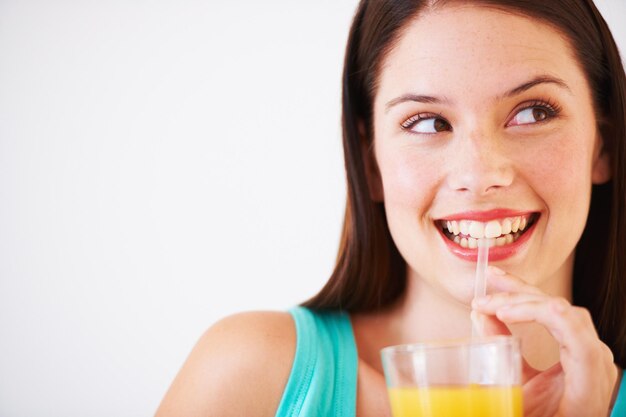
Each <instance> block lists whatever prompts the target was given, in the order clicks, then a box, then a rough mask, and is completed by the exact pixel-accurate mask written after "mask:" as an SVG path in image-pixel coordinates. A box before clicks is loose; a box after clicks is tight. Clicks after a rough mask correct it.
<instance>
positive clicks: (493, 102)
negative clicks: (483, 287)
mask: <svg viewBox="0 0 626 417" xmlns="http://www.w3.org/2000/svg"><path fill="white" fill-rule="evenodd" d="M374 155H375V160H376V164H377V166H378V171H379V175H380V180H379V181H377V180H376V179H375V177H374V179H372V183H373V186H372V190H373V191H372V192H373V197H374V198H375V199H384V203H385V208H386V213H387V220H388V224H389V228H390V231H391V234H392V236H393V239H394V241H395V243H396V245H397V247H398V249H399V250H400V252H401V254H402V255H403V257H404V259H405V260H406V262H407V264H408V269H409V279H417V280H420V282H422V283H427V284H429V285H430V286H431V287H433V288H435V289H436V290H437V291H439V292H440V293H442V294H445V295H447V296H452V297H453V299H456V300H458V301H461V302H463V303H468V302H469V301H470V300H471V298H472V294H473V280H474V271H475V266H476V263H475V262H476V256H477V249H476V244H477V238H479V237H481V236H487V237H490V238H492V239H493V243H494V244H495V246H494V247H492V248H491V249H490V263H491V264H495V265H498V266H500V267H501V268H502V269H505V270H507V271H508V272H511V273H514V274H517V275H519V276H520V277H522V278H524V279H525V280H527V281H528V282H530V283H533V284H535V285H542V286H550V285H551V284H554V283H553V282H551V281H554V280H569V279H571V272H572V269H571V268H572V265H573V251H574V248H575V245H576V243H577V242H578V240H579V238H580V236H581V234H582V231H583V228H584V225H585V221H586V218H587V214H588V209H589V202H590V195H591V185H592V183H593V182H603V181H606V180H607V179H608V178H606V176H607V175H608V174H607V172H608V169H607V161H606V160H607V158H606V157H605V156H603V155H602V154H601V138H600V137H599V135H598V132H597V130H596V120H595V115H594V104H593V102H592V97H591V91H590V88H589V85H588V83H587V81H586V79H585V76H584V74H583V72H582V70H581V68H580V67H579V65H578V63H577V61H576V58H575V56H574V53H573V51H572V50H571V48H570V47H569V45H568V43H567V41H566V39H565V38H564V37H563V36H561V35H560V34H559V32H557V31H556V30H554V29H552V28H551V27H550V26H548V25H546V24H544V23H542V22H540V21H537V20H533V19H530V18H527V17H521V16H519V15H514V14H509V13H504V12H502V11H497V10H495V9H490V8H486V7H476V6H458V7H444V8H442V9H439V10H437V11H432V12H427V13H426V14H424V15H422V16H421V17H419V18H418V19H417V20H415V21H413V22H412V23H411V24H410V25H409V26H408V27H407V28H406V29H405V31H404V32H403V35H402V37H401V38H400V40H399V42H398V44H397V45H396V46H395V48H394V49H392V50H391V52H390V53H389V54H388V55H387V57H386V59H385V61H384V62H383V66H382V67H381V70H380V74H379V87H378V90H377V94H376V97H375V101H374ZM377 184H378V185H377Z"/></svg>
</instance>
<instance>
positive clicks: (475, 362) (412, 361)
mask: <svg viewBox="0 0 626 417" xmlns="http://www.w3.org/2000/svg"><path fill="white" fill-rule="evenodd" d="M381 355H382V361H383V368H384V371H385V379H386V382H387V392H388V394H389V401H390V404H391V411H392V415H393V417H451V416H454V417H522V415H523V407H522V384H521V380H522V377H521V375H522V358H521V353H520V343H519V339H517V338H515V337H512V336H493V337H484V338H476V339H464V340H456V341H443V342H430V343H417V344H410V345H400V346H391V347H387V348H384V349H383V350H382V351H381Z"/></svg>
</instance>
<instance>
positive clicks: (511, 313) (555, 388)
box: [472, 267, 618, 417]
mask: <svg viewBox="0 0 626 417" xmlns="http://www.w3.org/2000/svg"><path fill="white" fill-rule="evenodd" d="M487 279H488V286H489V288H490V289H491V290H492V292H493V294H490V295H487V296H485V297H481V298H477V299H475V300H474V301H473V302H472V308H473V309H474V311H476V312H478V313H482V314H484V315H486V322H485V328H484V331H485V333H487V334H511V333H510V331H509V329H508V328H507V326H506V324H514V323H524V322H537V323H539V324H541V325H543V326H544V327H545V328H546V329H547V330H548V331H549V332H550V334H551V335H552V336H553V337H554V338H555V339H556V341H557V342H558V344H559V348H560V362H559V363H557V364H556V365H554V366H552V367H551V368H549V369H547V370H545V371H538V370H537V369H534V368H532V367H531V366H530V365H529V364H528V363H527V362H526V361H525V360H524V363H523V392H524V416H527V417H578V416H580V417H595V416H598V417H600V416H601V417H606V416H608V414H609V406H610V403H611V398H612V394H613V390H614V388H615V384H616V382H617V376H618V368H617V366H616V365H615V364H614V363H613V354H612V352H611V350H610V349H609V347H608V346H607V345H605V344H604V343H603V342H602V341H601V340H600V339H599V338H598V334H597V332H596V330H595V327H594V325H593V321H592V320H591V315H590V314H589V311H588V310H586V309H584V308H582V307H576V306H572V305H571V304H570V303H569V302H568V301H567V300H565V299H564V298H560V297H553V296H549V295H547V294H545V293H543V292H542V291H541V290H539V289H538V288H536V287H533V286H531V285H529V284H527V283H525V282H524V281H522V280H521V279H519V278H517V277H514V276H512V275H510V274H507V273H505V272H504V271H502V270H500V269H498V268H494V267H490V268H489V272H488V274H487Z"/></svg>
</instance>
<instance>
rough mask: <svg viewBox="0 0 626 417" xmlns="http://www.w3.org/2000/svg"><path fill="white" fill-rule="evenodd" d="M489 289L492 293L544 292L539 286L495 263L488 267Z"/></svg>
mask: <svg viewBox="0 0 626 417" xmlns="http://www.w3.org/2000/svg"><path fill="white" fill-rule="evenodd" d="M487 289H488V291H489V292H490V293H494V292H525V293H529V294H543V292H542V291H541V290H540V289H539V288H537V287H535V286H532V285H530V284H528V283H527V282H526V281H524V280H523V279H521V278H519V277H517V276H515V275H512V274H509V273H507V272H505V271H503V270H501V269H500V268H497V267H495V266H493V265H491V266H489V268H487Z"/></svg>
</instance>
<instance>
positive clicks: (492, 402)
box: [388, 385, 523, 417]
mask: <svg viewBox="0 0 626 417" xmlns="http://www.w3.org/2000/svg"><path fill="white" fill-rule="evenodd" d="M388 390H389V400H390V403H391V411H392V413H393V417H522V414H523V409H522V388H521V387H519V386H512V387H502V386H488V387H487V386H479V385H470V386H465V387H426V388H389V389H388Z"/></svg>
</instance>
